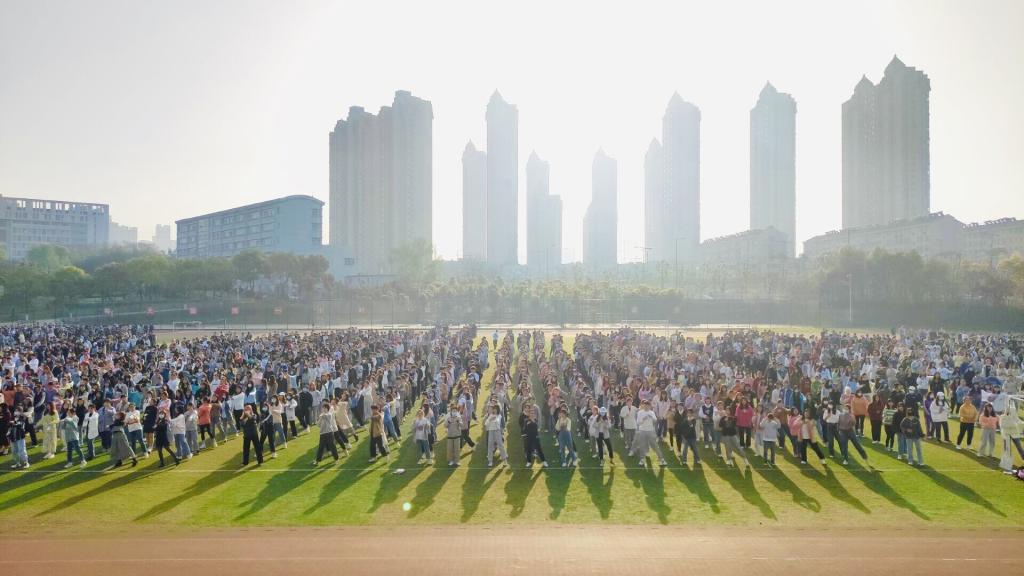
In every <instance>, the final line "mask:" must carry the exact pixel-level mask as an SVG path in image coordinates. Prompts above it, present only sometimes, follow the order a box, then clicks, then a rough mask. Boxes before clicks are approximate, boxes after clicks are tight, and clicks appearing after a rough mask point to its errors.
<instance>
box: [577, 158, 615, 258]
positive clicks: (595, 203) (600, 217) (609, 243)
mask: <svg viewBox="0 0 1024 576" xmlns="http://www.w3.org/2000/svg"><path fill="white" fill-rule="evenodd" d="M618 179H619V167H618V164H617V163H616V162H615V160H614V159H612V158H610V157H609V156H608V155H607V154H605V153H604V150H598V151H597V154H595V155H594V164H593V167H592V169H591V182H592V185H591V186H592V187H591V196H590V205H589V206H587V213H586V215H585V216H584V217H583V263H584V264H586V265H588V266H592V267H595V268H607V267H609V266H614V265H615V264H616V263H618V246H619V242H618V238H619V236H618V228H619V216H618Z"/></svg>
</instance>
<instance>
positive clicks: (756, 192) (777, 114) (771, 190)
mask: <svg viewBox="0 0 1024 576" xmlns="http://www.w3.org/2000/svg"><path fill="white" fill-rule="evenodd" d="M769 227H770V228H774V229H775V230H777V231H779V232H782V233H783V234H785V235H786V238H787V241H788V243H789V244H788V246H789V248H788V250H787V254H788V255H789V257H790V258H792V257H794V256H795V255H796V101H795V100H794V99H793V97H792V96H790V95H789V94H784V93H781V92H779V91H778V90H776V89H775V87H774V86H772V84H771V82H769V83H767V84H765V87H764V88H763V89H762V90H761V94H760V96H759V97H758V99H757V105H756V106H754V108H753V109H752V110H751V111H750V229H751V230H758V229H763V228H769Z"/></svg>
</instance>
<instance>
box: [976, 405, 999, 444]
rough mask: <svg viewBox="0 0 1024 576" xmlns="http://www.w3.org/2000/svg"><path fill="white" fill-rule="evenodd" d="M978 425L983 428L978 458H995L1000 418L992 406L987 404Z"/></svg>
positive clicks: (980, 415)
mask: <svg viewBox="0 0 1024 576" xmlns="http://www.w3.org/2000/svg"><path fill="white" fill-rule="evenodd" d="M978 425H979V426H981V444H980V445H979V446H978V456H988V457H993V451H994V450H995V449H996V428H997V427H998V426H999V416H997V415H996V411H995V409H994V408H992V404H991V403H989V402H986V403H985V407H984V408H983V409H982V410H981V414H979V415H978Z"/></svg>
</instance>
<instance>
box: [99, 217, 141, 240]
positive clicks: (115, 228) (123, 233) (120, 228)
mask: <svg viewBox="0 0 1024 576" xmlns="http://www.w3.org/2000/svg"><path fill="white" fill-rule="evenodd" d="M138 243H139V229H138V227H136V226H125V225H124V224H118V223H117V222H114V221H113V220H111V221H110V231H109V232H108V233H107V244H110V245H111V246H134V245H136V244H138Z"/></svg>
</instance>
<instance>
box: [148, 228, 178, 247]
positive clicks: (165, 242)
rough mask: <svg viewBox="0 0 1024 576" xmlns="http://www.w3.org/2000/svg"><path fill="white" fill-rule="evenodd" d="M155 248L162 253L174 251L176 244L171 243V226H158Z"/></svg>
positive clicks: (155, 233)
mask: <svg viewBox="0 0 1024 576" xmlns="http://www.w3.org/2000/svg"><path fill="white" fill-rule="evenodd" d="M153 246H154V247H155V248H156V249H157V250H158V251H160V252H164V253H167V252H170V251H171V250H174V242H172V241H171V225H170V224H157V225H156V229H155V230H154V232H153Z"/></svg>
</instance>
